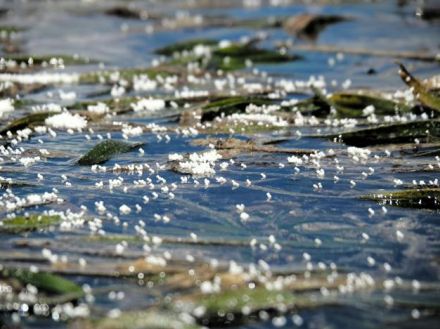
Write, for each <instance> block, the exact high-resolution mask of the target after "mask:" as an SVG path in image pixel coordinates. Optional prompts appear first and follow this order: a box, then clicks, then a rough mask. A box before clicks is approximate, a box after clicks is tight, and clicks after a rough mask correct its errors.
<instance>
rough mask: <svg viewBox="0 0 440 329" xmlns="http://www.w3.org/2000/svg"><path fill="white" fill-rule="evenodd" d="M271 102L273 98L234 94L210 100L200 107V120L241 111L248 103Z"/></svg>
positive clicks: (212, 118)
mask: <svg viewBox="0 0 440 329" xmlns="http://www.w3.org/2000/svg"><path fill="white" fill-rule="evenodd" d="M273 103H274V101H273V100H270V99H268V98H264V97H258V96H254V97H252V96H245V97H244V96H236V97H228V98H222V99H217V100H212V101H211V102H210V103H209V104H207V105H205V106H203V107H202V118H201V120H202V122H205V121H212V120H214V119H215V118H217V117H219V116H228V115H231V114H234V113H243V112H245V110H246V107H247V106H248V105H249V104H254V105H259V106H261V105H266V104H273Z"/></svg>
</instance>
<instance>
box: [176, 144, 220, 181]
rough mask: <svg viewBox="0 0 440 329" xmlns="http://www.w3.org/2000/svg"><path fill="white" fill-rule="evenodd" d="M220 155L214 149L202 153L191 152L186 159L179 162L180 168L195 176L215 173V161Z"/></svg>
mask: <svg viewBox="0 0 440 329" xmlns="http://www.w3.org/2000/svg"><path fill="white" fill-rule="evenodd" d="M221 158H222V156H221V155H220V154H219V153H218V152H217V151H216V150H210V151H207V152H202V153H191V154H190V155H189V157H188V160H187V161H181V162H179V166H180V168H182V169H183V170H184V171H186V172H188V173H190V174H192V175H195V176H207V175H214V174H215V169H214V167H215V162H216V161H217V160H219V159H221Z"/></svg>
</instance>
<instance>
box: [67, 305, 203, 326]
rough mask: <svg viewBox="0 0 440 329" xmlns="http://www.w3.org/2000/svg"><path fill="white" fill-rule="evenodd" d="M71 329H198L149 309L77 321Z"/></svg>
mask: <svg viewBox="0 0 440 329" xmlns="http://www.w3.org/2000/svg"><path fill="white" fill-rule="evenodd" d="M70 328H72V329H132V328H136V329H198V328H201V327H199V326H198V325H196V324H191V323H186V322H184V321H183V320H182V319H181V318H179V316H178V314H176V313H173V312H170V311H166V310H160V309H151V310H147V311H130V312H122V313H121V314H120V315H119V316H117V317H111V318H103V319H100V320H96V321H92V320H78V321H75V322H73V323H72V324H71V326H70Z"/></svg>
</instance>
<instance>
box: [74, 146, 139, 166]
mask: <svg viewBox="0 0 440 329" xmlns="http://www.w3.org/2000/svg"><path fill="white" fill-rule="evenodd" d="M141 145H142V144H129V143H125V142H121V141H115V140H106V141H103V142H101V143H99V144H97V145H95V146H94V147H93V148H92V149H91V150H90V151H89V152H87V153H86V154H85V155H84V156H82V157H81V158H80V159H79V160H78V164H79V165H94V164H102V163H104V162H106V161H108V160H110V159H111V158H112V157H113V156H115V155H118V154H121V153H127V152H130V151H132V150H134V149H135V148H137V147H139V146H141Z"/></svg>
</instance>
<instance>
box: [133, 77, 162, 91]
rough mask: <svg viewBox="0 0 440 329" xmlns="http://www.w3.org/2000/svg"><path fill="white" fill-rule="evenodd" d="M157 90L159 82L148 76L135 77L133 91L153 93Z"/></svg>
mask: <svg viewBox="0 0 440 329" xmlns="http://www.w3.org/2000/svg"><path fill="white" fill-rule="evenodd" d="M156 88H157V81H156V80H151V79H150V78H149V77H148V76H147V75H136V76H134V77H133V89H134V90H136V91H151V90H155V89H156Z"/></svg>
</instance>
